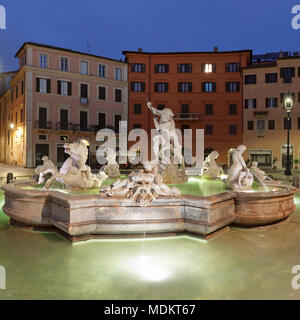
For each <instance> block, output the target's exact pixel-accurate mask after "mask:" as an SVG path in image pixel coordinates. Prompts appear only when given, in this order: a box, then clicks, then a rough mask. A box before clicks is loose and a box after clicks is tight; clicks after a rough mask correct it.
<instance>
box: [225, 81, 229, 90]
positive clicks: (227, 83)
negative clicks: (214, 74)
mask: <svg viewBox="0 0 300 320" xmlns="http://www.w3.org/2000/svg"><path fill="white" fill-rule="evenodd" d="M225 86H226V91H227V92H229V82H226V84H225Z"/></svg>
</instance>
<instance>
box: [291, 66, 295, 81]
mask: <svg viewBox="0 0 300 320" xmlns="http://www.w3.org/2000/svg"><path fill="white" fill-rule="evenodd" d="M291 69H292V77H293V78H294V77H295V67H293V68H291Z"/></svg>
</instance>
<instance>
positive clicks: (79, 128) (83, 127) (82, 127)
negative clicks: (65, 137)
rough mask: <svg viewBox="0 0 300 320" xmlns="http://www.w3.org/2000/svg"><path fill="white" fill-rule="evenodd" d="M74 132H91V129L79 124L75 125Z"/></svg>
mask: <svg viewBox="0 0 300 320" xmlns="http://www.w3.org/2000/svg"><path fill="white" fill-rule="evenodd" d="M73 130H74V131H87V132H89V131H90V128H89V127H88V126H86V125H84V124H79V123H77V124H74V126H73Z"/></svg>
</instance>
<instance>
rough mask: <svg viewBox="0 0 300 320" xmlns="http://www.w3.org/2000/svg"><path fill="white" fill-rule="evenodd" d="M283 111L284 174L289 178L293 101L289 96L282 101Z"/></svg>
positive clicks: (290, 173)
mask: <svg viewBox="0 0 300 320" xmlns="http://www.w3.org/2000/svg"><path fill="white" fill-rule="evenodd" d="M284 109H285V110H286V112H287V123H288V128H287V153H286V156H287V158H286V167H285V171H284V174H285V175H286V176H291V175H292V172H291V160H290V127H291V111H292V109H293V99H292V98H291V96H290V94H288V96H287V97H286V98H285V99H284Z"/></svg>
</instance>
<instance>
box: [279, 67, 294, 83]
mask: <svg viewBox="0 0 300 320" xmlns="http://www.w3.org/2000/svg"><path fill="white" fill-rule="evenodd" d="M294 77H295V68H294V67H288V68H280V78H283V83H290V82H292V78H294Z"/></svg>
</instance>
